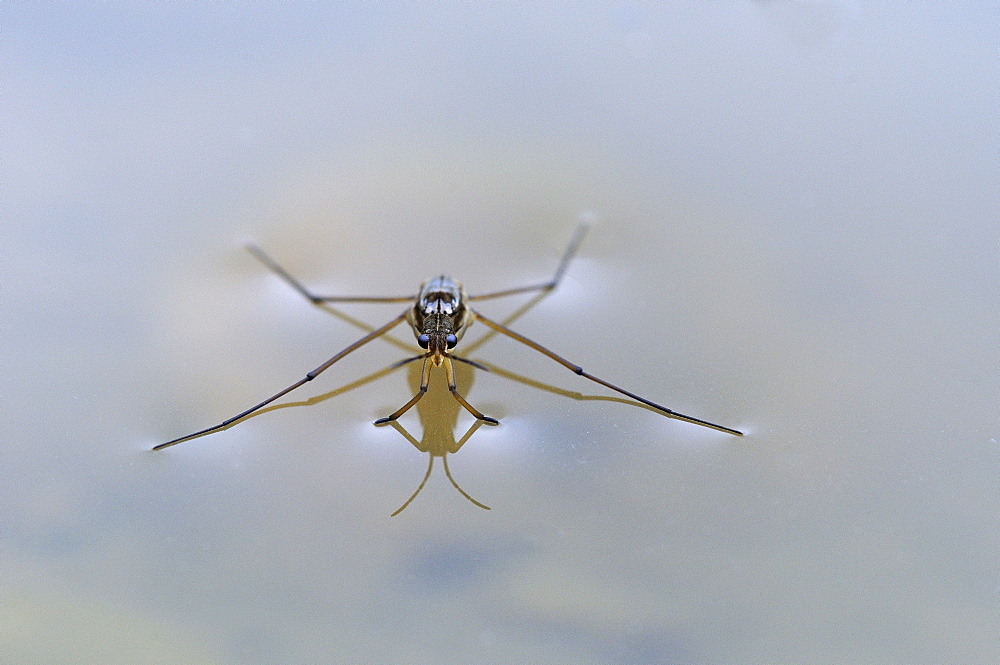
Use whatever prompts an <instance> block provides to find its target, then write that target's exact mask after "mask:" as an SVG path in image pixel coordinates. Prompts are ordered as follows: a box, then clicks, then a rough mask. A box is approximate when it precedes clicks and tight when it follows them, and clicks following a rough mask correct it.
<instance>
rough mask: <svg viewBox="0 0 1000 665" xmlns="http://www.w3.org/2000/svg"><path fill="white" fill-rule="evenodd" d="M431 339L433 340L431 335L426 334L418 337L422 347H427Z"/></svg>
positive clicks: (418, 342)
mask: <svg viewBox="0 0 1000 665" xmlns="http://www.w3.org/2000/svg"><path fill="white" fill-rule="evenodd" d="M430 341H431V338H430V337H429V336H427V335H426V334H424V335H421V336H420V337H418V338H417V344H419V345H420V348H421V349H426V348H427V345H428V344H430Z"/></svg>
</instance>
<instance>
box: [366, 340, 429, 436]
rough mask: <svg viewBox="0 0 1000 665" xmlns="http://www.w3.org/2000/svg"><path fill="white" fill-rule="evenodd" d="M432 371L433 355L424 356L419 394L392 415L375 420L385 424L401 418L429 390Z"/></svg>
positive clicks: (379, 423) (377, 423)
mask: <svg viewBox="0 0 1000 665" xmlns="http://www.w3.org/2000/svg"><path fill="white" fill-rule="evenodd" d="M430 371H431V357H430V356H429V355H428V356H425V357H424V366H423V367H422V368H421V369H420V390H419V391H418V392H417V394H416V395H414V396H413V399H411V400H410V401H409V402H407V403H406V404H404V405H403V406H401V407H400V408H399V410H397V411H396V412H395V413H393V414H392V415H391V416H386V417H385V418H379V419H378V420H376V421H375V424H376V425H384V424H385V423H387V422H389V421H392V420H395V419H396V418H399V417H400V416H401V415H403V414H404V413H406V412H407V411H409V410H410V407H411V406H413V405H414V404H416V403H417V402H419V401H420V398H421V397H423V396H424V394H425V393H426V392H427V380H428V378H430Z"/></svg>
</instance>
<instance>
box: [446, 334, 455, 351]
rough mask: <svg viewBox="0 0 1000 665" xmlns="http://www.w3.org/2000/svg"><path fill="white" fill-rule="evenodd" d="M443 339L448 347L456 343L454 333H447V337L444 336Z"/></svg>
mask: <svg viewBox="0 0 1000 665" xmlns="http://www.w3.org/2000/svg"><path fill="white" fill-rule="evenodd" d="M444 341H445V342H447V344H448V348H449V349H452V348H454V347H455V345H456V344H458V338H457V337H455V336H454V335H448V336H447V337H445V338H444Z"/></svg>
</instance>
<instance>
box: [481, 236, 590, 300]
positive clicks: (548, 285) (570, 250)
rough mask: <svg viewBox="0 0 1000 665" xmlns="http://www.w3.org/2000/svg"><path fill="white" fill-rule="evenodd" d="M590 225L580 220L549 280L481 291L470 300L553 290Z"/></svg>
mask: <svg viewBox="0 0 1000 665" xmlns="http://www.w3.org/2000/svg"><path fill="white" fill-rule="evenodd" d="M589 228H590V225H589V224H587V223H586V222H580V224H579V225H578V226H577V227H576V231H575V232H574V233H573V237H572V238H571V239H570V241H569V246H568V247H566V251H565V252H563V256H562V259H560V260H559V266H558V267H557V268H556V274H555V275H553V276H552V279H550V280H549V281H547V282H542V283H541V284H532V285H530V286H519V287H517V288H513V289H504V290H503V291H494V292H492V293H481V294H479V295H475V296H469V300H488V299H490V298H503V297H506V296H513V295H517V294H519V293H530V292H531V291H551V290H552V289H554V288H556V287H557V286H559V282H560V281H562V278H563V275H564V274H565V273H566V268H567V267H569V262H570V261H571V260H572V259H573V256H574V255H575V254H576V250H578V249H579V248H580V243H582V242H583V237H584V236H585V235H587V229H589Z"/></svg>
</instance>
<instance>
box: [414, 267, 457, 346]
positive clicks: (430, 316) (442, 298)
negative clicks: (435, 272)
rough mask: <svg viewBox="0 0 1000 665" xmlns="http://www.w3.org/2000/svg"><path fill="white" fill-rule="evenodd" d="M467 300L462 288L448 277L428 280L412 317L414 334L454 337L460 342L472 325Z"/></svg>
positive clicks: (442, 276) (441, 276) (440, 276)
mask: <svg viewBox="0 0 1000 665" xmlns="http://www.w3.org/2000/svg"><path fill="white" fill-rule="evenodd" d="M465 297H466V296H465V290H464V289H463V288H462V285H461V284H459V283H458V282H456V281H455V280H453V279H451V278H450V277H448V276H447V275H439V276H437V277H434V278H432V279H429V280H427V282H425V283H424V285H423V286H422V287H421V288H420V295H419V296H418V297H417V302H416V303H414V305H413V309H411V310H410V313H409V317H408V318H409V321H410V325H411V326H412V327H413V333H414V334H415V335H417V336H419V335H421V334H425V335H442V336H446V335H455V336H456V337H458V338H459V339H460V338H461V337H462V334H463V333H464V332H465V328H466V326H467V325H468V322H469V310H468V309H467V308H466V306H465Z"/></svg>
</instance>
